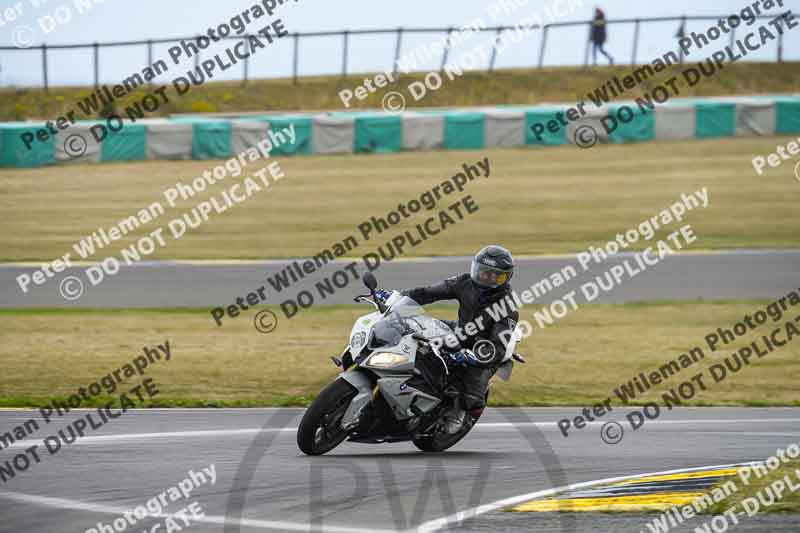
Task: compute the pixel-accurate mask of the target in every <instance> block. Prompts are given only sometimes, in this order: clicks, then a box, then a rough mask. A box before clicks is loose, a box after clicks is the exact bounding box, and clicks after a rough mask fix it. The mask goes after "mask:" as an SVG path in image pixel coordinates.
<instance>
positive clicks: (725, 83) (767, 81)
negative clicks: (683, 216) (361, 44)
mask: <svg viewBox="0 0 800 533" xmlns="http://www.w3.org/2000/svg"><path fill="white" fill-rule="evenodd" d="M687 66H689V65H688V64H687ZM684 68H685V67H684ZM631 72H632V69H631V67H629V66H618V67H593V68H589V69H585V68H582V67H549V68H543V69H507V70H497V71H494V72H492V73H488V72H474V73H465V74H464V76H463V77H460V78H457V79H455V80H453V81H448V82H446V83H444V85H443V86H442V88H441V89H440V90H438V91H435V92H429V93H428V94H427V95H426V97H425V98H423V99H421V100H420V101H419V102H415V101H414V99H413V98H411V97H409V96H407V97H406V101H407V103H408V105H409V106H411V107H413V106H425V107H438V106H479V105H508V104H538V103H542V102H570V101H572V102H575V101H578V100H581V99H584V98H585V95H586V93H587V92H589V91H591V90H593V89H595V88H596V87H600V86H602V85H604V84H605V83H606V82H607V81H609V80H610V79H612V77H613V76H620V77H621V76H624V75H626V74H629V73H631ZM680 72H681V67H680V66H675V67H672V68H670V69H667V70H665V71H663V72H661V73H660V74H659V75H657V76H655V77H653V78H651V79H649V80H646V81H644V82H643V83H642V84H641V85H640V86H639V87H637V88H636V89H635V90H632V91H630V92H628V93H627V94H625V95H624V98H626V99H629V98H636V97H638V96H640V95H641V94H643V93H644V92H647V91H649V90H651V89H652V88H654V87H656V86H657V85H658V84H659V83H660V82H663V81H665V80H667V79H669V78H670V77H673V76H678V77H680ZM425 74H426V73H424V72H423V73H418V74H408V75H402V76H400V78H399V80H398V82H397V83H396V84H391V85H389V86H388V87H386V88H385V89H383V90H378V91H376V92H374V93H371V94H370V96H369V98H367V99H365V100H357V99H355V98H354V99H353V101H352V108H353V109H369V108H372V109H380V107H381V99H382V98H383V96H384V95H385V94H386V93H387V92H388V91H397V90H400V91H402V92H403V93H405V94H406V95H408V91H407V90H406V87H407V86H408V84H409V83H411V82H413V81H420V80H422V79H423V78H424V76H425ZM365 77H371V75H369V74H358V75H352V76H348V77H344V78H343V77H341V76H318V77H307V78H301V79H300V80H298V83H297V84H294V83H293V81H292V80H291V79H274V80H255V81H252V82H250V83H249V84H248V85H246V86H242V84H241V83H240V82H210V83H206V84H203V85H202V86H200V87H194V88H192V90H191V91H190V92H189V93H187V94H186V95H184V96H177V95H176V94H175V92H174V89H173V88H172V86H170V87H169V90H167V92H166V94H167V97H168V99H169V101H168V102H167V103H166V104H163V105H162V106H161V107H160V108H159V109H158V111H157V112H156V113H154V114H151V115H148V116H160V115H161V116H163V115H168V114H171V113H185V112H194V113H204V112H225V113H237V112H245V111H247V112H269V111H292V110H294V111H308V110H323V109H328V110H342V109H344V107H343V105H342V102H341V100H340V98H339V96H338V94H339V91H341V90H343V89H350V90H354V89H355V87H357V86H358V85H359V84H361V83H363V80H364V78H365ZM797 87H800V63H796V62H793V63H782V64H775V63H738V64H733V65H725V68H724V69H723V70H722V71H721V72H720V73H719V74H717V75H715V76H714V77H713V78H712V79H709V80H704V81H703V82H702V83H698V84H697V85H695V86H694V87H691V88H689V87H682V89H681V91H682V93H681V96H682V97H695V96H723V95H742V94H756V93H781V92H795V91H796V90H797ZM154 88H155V87H154ZM92 92H93V88H90V87H77V88H76V87H54V88H51V89H50V92H45V91H44V90H43V89H39V88H35V89H14V88H10V89H0V120H26V119H52V118H54V117H57V116H59V115H61V114H64V113H66V112H67V111H69V110H77V102H78V101H79V100H81V99H82V98H84V97H86V96H88V95H90V94H91V93H92ZM148 92H149V90H146V89H141V90H137V91H134V92H133V93H131V94H130V95H128V96H126V97H124V98H122V99H120V100H119V101H118V102H117V104H116V106H117V110H118V111H119V112H122V111H124V109H125V107H126V106H128V105H132V104H134V103H135V102H140V101H141V99H142V98H143V97H144V96H145V95H146V94H148ZM77 113H78V118H81V119H86V118H90V117H86V116H83V115H82V113H81V112H80V110H78V111H77ZM92 118H93V117H92Z"/></svg>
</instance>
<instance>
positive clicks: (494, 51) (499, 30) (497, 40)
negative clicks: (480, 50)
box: [489, 26, 503, 72]
mask: <svg viewBox="0 0 800 533" xmlns="http://www.w3.org/2000/svg"><path fill="white" fill-rule="evenodd" d="M501 33H503V27H502V26H498V27H497V36H495V38H494V48H492V60H491V61H490V62H489V72H491V71H493V70H494V61H495V59H496V58H497V47H498V45H499V44H500V34H501Z"/></svg>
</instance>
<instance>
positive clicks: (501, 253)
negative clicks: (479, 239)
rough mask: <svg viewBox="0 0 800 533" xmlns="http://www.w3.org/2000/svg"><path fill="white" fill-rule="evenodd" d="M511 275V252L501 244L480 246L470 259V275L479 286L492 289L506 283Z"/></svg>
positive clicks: (512, 269) (512, 267) (512, 260)
mask: <svg viewBox="0 0 800 533" xmlns="http://www.w3.org/2000/svg"><path fill="white" fill-rule="evenodd" d="M513 275H514V258H513V257H511V252H509V251H508V250H506V249H505V248H503V247H502V246H497V245H495V244H490V245H489V246H486V247H484V248H482V249H481V251H480V252H478V253H477V254H476V255H475V257H474V258H473V259H472V268H471V269H470V276H471V277H472V281H474V282H475V283H476V284H477V285H478V286H480V287H483V288H486V289H494V288H496V287H500V286H503V285H508V282H509V281H510V280H511V276H513Z"/></svg>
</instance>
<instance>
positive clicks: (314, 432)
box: [297, 378, 358, 455]
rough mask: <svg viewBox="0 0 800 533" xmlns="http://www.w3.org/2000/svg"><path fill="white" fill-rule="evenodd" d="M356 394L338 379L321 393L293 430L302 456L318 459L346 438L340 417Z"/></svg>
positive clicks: (354, 389) (347, 384)
mask: <svg viewBox="0 0 800 533" xmlns="http://www.w3.org/2000/svg"><path fill="white" fill-rule="evenodd" d="M357 392H358V391H357V390H356V388H355V387H353V386H352V385H350V384H349V383H348V382H347V381H345V380H344V379H342V378H337V379H336V381H334V382H332V383H330V384H329V385H328V386H327V387H325V388H324V389H322V390H321V391H320V393H319V395H317V397H316V398H315V399H314V401H313V402H311V406H310V407H309V408H308V409H307V410H306V412H305V414H303V419H302V420H301V421H300V427H299V428H298V429H297V446H298V447H299V448H300V450H301V451H302V452H303V453H305V454H306V455H322V454H324V453H327V452H329V451H331V450H332V449H334V448H335V447H337V446H338V445H339V444H341V443H342V441H344V439H346V438H347V432H346V431H345V430H344V429H342V427H341V425H340V422H341V418H342V415H343V414H344V413H345V411H346V410H347V406H348V405H350V400H352V399H353V397H354V396H355V395H356V393H357Z"/></svg>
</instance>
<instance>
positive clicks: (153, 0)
mask: <svg viewBox="0 0 800 533" xmlns="http://www.w3.org/2000/svg"><path fill="white" fill-rule="evenodd" d="M82 1H83V2H91V1H92V0H82ZM524 1H525V0H508V2H511V3H513V2H517V3H523V2H524ZM791 1H794V0H784V4H785V5H786V6H787V7H788V5H789V3H790V2H791ZM36 2H39V3H40V4H41V3H42V2H45V3H44V5H39V6H38V7H34V5H33V4H34V3H36ZM80 2H81V0H0V6H1V7H0V21H1V22H2V24H3V25H2V26H0V45H3V46H14V44H15V40H22V41H25V42H28V43H32V44H33V45H39V44H41V43H42V42H45V43H47V44H48V45H51V44H72V43H86V42H94V41H98V42H108V41H120V40H139V39H149V38H153V39H156V38H164V37H182V36H188V35H194V34H197V33H200V32H205V30H206V29H207V28H208V27H209V26H217V25H218V24H219V23H221V22H223V21H226V20H230V18H231V16H233V15H234V14H236V13H237V12H238V11H241V10H244V9H247V8H248V7H249V6H251V5H254V4H255V3H257V2H256V0H226V1H225V2H217V1H210V0H135V1H133V0H127V1H125V0H103V1H102V2H100V1H97V3H95V4H94V5H93V7H92V8H91V9H90V10H85V12H84V13H83V14H79V13H78V9H77V8H76V3H80ZM553 2H554V0H546V1H537V0H528V1H527V3H526V5H524V6H522V7H519V8H518V9H517V10H516V11H515V12H513V13H504V12H503V11H502V9H497V8H495V9H494V10H492V2H491V1H487V0H403V1H402V2H400V1H396V2H388V1H386V0H373V1H367V0H338V1H332V0H328V1H324V2H323V1H321V0H298V1H297V2H296V3H295V2H292V3H289V4H287V5H285V6H282V7H281V8H279V10H278V12H277V13H276V14H275V15H274V16H273V19H274V18H280V19H282V20H283V23H284V24H285V26H286V29H287V30H288V31H289V32H296V31H299V32H305V31H320V30H341V29H370V28H396V27H399V26H402V27H448V26H456V27H458V26H460V25H463V24H467V23H468V22H470V21H472V20H475V19H476V18H479V19H481V20H482V21H483V22H484V23H485V24H486V25H488V26H492V25H497V24H505V25H513V24H515V23H516V22H518V21H520V20H522V19H524V18H525V17H528V16H533V17H534V18H535V17H537V16H538V17H541V18H543V19H544V21H545V22H547V21H548V18H547V17H548V16H547V11H546V8H549V7H550V6H552V5H553ZM555 3H556V6H557V9H556V10H557V11H559V12H566V14H565V15H564V16H562V17H560V18H558V20H559V21H573V20H587V19H589V18H590V17H591V16H592V14H593V11H594V8H595V6H600V7H602V8H603V9H604V10H605V12H606V16H607V17H608V18H609V19H614V18H636V17H658V16H680V15H684V14H686V15H722V14H730V13H735V12H738V11H739V10H740V9H741V8H742V7H744V6H746V5H747V4H746V3H745V2H742V1H736V0H706V1H704V2H699V1H698V0H672V1H670V2H658V1H653V0H639V1H636V2H634V1H632V0H601V1H598V2H589V1H586V0H557V1H556V2H555ZM134 5H135V7H131V6H134ZM14 6H19V8H20V9H19V10H14ZM9 8H11V11H10V12H9ZM57 10H58V12H59V13H60V14H61V15H62V18H65V14H66V13H71V16H70V17H69V20H66V21H65V22H64V23H63V24H57V25H54V24H53V20H55V18H54V15H55V13H56V11H57ZM18 11H21V14H18ZM774 11H775V12H777V10H774ZM9 15H14V16H16V19H15V20H9ZM49 17H53V18H49ZM261 20H262V21H263V20H265V19H261ZM708 25H709V23H703V22H693V23H689V25H688V30H689V31H692V30H694V31H701V30H703V29H705V28H706V27H707V26H708ZM262 26H263V23H261V21H259V22H255V23H253V24H251V25H249V26H248V30H250V31H254V30H257V29H259V28H260V27H262ZM677 28H678V24H677V23H676V22H663V23H652V24H647V25H643V26H642V31H641V34H640V43H639V49H638V54H637V57H638V59H639V62H643V61H650V60H652V59H654V58H655V57H657V56H660V55H661V54H663V53H664V52H666V51H667V50H668V49H669V48H670V47H674V37H673V36H674V34H675V32H676V30H677ZM633 34H634V32H633V24H625V25H611V26H610V27H609V38H608V43H607V49H608V51H609V52H610V53H611V54H612V55H613V56H614V57H615V59H616V60H617V62H618V63H623V64H627V63H629V62H630V61H631V55H632V41H633ZM437 38H438V37H437V35H436V34H417V35H409V34H406V35H405V36H404V38H403V50H404V52H409V51H411V50H413V49H417V48H419V47H420V46H422V45H425V44H427V43H431V42H433V41H435V40H437ZM492 38H493V37H491V36H490V34H489V33H484V34H483V37H481V38H479V37H476V38H473V39H471V40H469V41H467V42H465V43H463V44H462V45H460V46H459V47H458V51H457V52H455V54H454V56H451V57H453V58H456V59H458V58H459V57H461V56H460V55H459V54H463V53H465V52H467V51H470V50H473V49H474V48H475V46H476V45H478V44H480V43H481V42H482V41H486V42H487V43H488V42H491V39H492ZM585 41H586V28H585V27H575V28H562V29H555V30H552V31H551V33H550V35H549V38H548V42H547V52H546V55H545V64H547V65H555V64H566V65H568V64H578V63H582V62H583V56H584V43H585ZM540 43H541V32H535V33H533V34H532V35H529V36H527V38H526V39H525V40H523V41H522V42H520V43H510V44H509V45H508V47H507V48H506V49H505V51H503V53H501V54H500V55H499V56H498V57H497V63H496V66H497V67H499V68H502V67H521V66H531V65H534V64H535V63H536V61H538V57H539V47H540ZM232 44H233V43H232V42H228V43H227V45H226V46H231V45H232ZM168 46H169V45H166V44H164V45H156V46H155V47H154V48H155V58H167V57H168V56H167V49H168ZM721 46H723V43H722V41H720V44H719V46H717V47H715V48H714V50H716V49H717V48H719V47H721ZM784 47H785V52H784V57H786V58H787V59H791V60H795V61H797V60H800V27H798V28H796V29H794V30H792V31H791V32H789V33H788V34H787V36H786V40H785V43H784ZM394 48H395V36H394V34H388V35H385V36H369V37H368V36H359V37H351V40H350V53H349V58H348V70H349V71H350V72H368V71H378V70H384V69H389V68H391V64H392V61H393V58H394ZM221 49H222V48H220V47H219V45H218V46H217V48H215V47H211V48H209V49H208V50H206V51H204V52H203V54H204V56H206V57H210V56H211V55H213V53H216V52H217V51H219V50H221ZM212 50H213V52H212ZM292 50H293V46H292V41H291V40H289V39H287V40H284V41H282V42H280V43H277V44H275V45H272V46H270V47H268V48H267V49H265V50H261V51H259V52H258V54H257V56H256V57H254V58H253V59H252V61H251V65H250V73H251V74H250V75H251V77H281V76H289V75H291V72H292ZM776 50H777V48H776V46H775V45H774V44H770V45H768V46H767V47H766V48H765V49H764V50H762V51H759V52H757V53H755V54H753V56H752V59H755V60H761V61H766V60H772V59H774V58H775V56H776ZM711 51H713V50H711V49H710V48H709V52H711ZM48 56H49V57H48V61H49V65H48V74H49V79H50V84H51V85H88V84H91V83H92V80H93V70H92V52H91V50H90V49H82V50H75V49H72V50H54V51H50V52H48ZM698 59H700V58H699V57H698ZM440 61H441V57H434V58H432V59H431V60H430V61H428V62H427V63H422V64H420V65H419V68H420V69H427V68H428V67H430V68H438V65H439V62H440ZM146 64H147V55H146V48H145V47H144V46H138V47H136V46H131V47H114V48H106V49H104V50H101V53H100V76H101V81H102V82H105V83H115V82H119V81H120V80H121V79H122V78H124V77H126V76H129V75H131V74H132V73H134V72H139V71H141V69H142V68H143V67H145V66H146ZM341 65H342V39H341V37H319V38H313V39H310V38H309V39H302V40H301V44H300V58H299V69H300V73H301V75H302V74H322V73H334V72H339V71H340V69H341ZM485 65H486V64H485V63H484V64H480V63H479V65H478V66H479V67H485ZM0 66H1V67H2V71H0V84H2V85H40V84H41V83H42V64H41V52H40V51H39V50H23V51H16V50H13V51H0ZM192 66H193V60H189V61H187V62H185V64H181V65H171V67H170V72H168V73H167V74H166V75H165V76H164V77H163V78H162V79H161V80H162V81H164V82H168V81H169V80H171V79H172V78H174V77H175V76H177V75H181V74H183V73H184V71H185V70H187V69H189V68H191V67H192ZM241 75H242V68H241V66H236V67H234V68H232V69H230V70H229V71H227V72H225V73H224V74H223V75H222V76H221V77H220V79H225V78H228V79H229V78H240V77H241Z"/></svg>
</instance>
